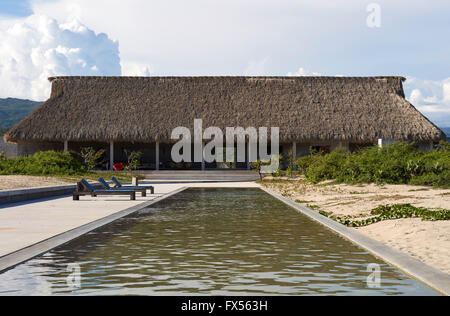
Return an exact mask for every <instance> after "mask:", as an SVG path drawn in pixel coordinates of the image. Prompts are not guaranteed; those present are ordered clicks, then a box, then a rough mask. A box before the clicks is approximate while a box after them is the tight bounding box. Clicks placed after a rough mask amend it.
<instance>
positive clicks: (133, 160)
mask: <svg viewBox="0 0 450 316" xmlns="http://www.w3.org/2000/svg"><path fill="white" fill-rule="evenodd" d="M125 155H126V156H127V160H128V162H127V166H126V167H125V169H126V170H129V171H130V177H131V178H133V170H137V168H139V164H140V162H141V156H142V153H141V152H140V151H131V152H130V151H128V150H125Z"/></svg>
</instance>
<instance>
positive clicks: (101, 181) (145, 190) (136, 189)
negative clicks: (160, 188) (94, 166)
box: [98, 177, 147, 197]
mask: <svg viewBox="0 0 450 316" xmlns="http://www.w3.org/2000/svg"><path fill="white" fill-rule="evenodd" d="M98 182H100V183H101V184H102V185H103V187H104V188H105V189H106V190H108V191H109V190H119V191H120V190H121V191H123V190H125V191H126V190H128V191H130V190H131V191H135V192H141V194H142V197H146V196H147V189H146V188H144V187H121V188H112V187H111V186H110V185H109V183H108V182H106V181H105V179H103V178H101V177H100V178H98Z"/></svg>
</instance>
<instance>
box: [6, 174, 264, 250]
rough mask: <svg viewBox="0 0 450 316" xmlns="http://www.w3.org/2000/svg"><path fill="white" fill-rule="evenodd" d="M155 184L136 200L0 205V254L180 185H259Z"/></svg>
mask: <svg viewBox="0 0 450 316" xmlns="http://www.w3.org/2000/svg"><path fill="white" fill-rule="evenodd" d="M142 184H144V183H142ZM154 186H155V195H148V196H147V197H145V198H143V197H141V196H140V193H138V194H137V197H136V201H130V200H129V197H126V196H123V197H122V196H114V197H98V198H91V197H81V198H80V199H81V200H80V201H72V197H61V198H53V199H43V200H38V201H33V202H22V203H15V204H10V205H3V206H2V208H1V209H0V257H2V256H5V255H7V254H10V253H12V252H15V251H17V250H20V249H23V248H25V247H28V246H31V245H33V244H35V243H38V242H40V241H43V240H46V239H48V238H51V237H53V236H56V235H59V234H61V233H64V232H66V231H68V230H71V229H74V228H77V227H80V226H83V225H85V224H88V223H91V222H93V221H96V220H98V219H101V218H103V217H106V216H108V215H111V214H114V213H117V212H119V211H121V210H124V209H127V208H130V207H132V206H136V205H139V204H141V203H143V202H146V201H149V200H152V199H154V198H156V197H159V196H163V195H167V194H170V193H171V192H174V191H176V190H178V189H180V188H182V187H208V188H212V187H231V188H243V187H259V185H258V184H256V183H254V182H233V183H172V184H155V185H154Z"/></svg>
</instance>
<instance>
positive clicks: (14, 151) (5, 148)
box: [0, 136, 18, 158]
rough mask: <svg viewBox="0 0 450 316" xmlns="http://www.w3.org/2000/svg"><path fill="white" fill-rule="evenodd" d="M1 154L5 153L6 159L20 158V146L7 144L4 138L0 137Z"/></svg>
mask: <svg viewBox="0 0 450 316" xmlns="http://www.w3.org/2000/svg"><path fill="white" fill-rule="evenodd" d="M0 153H5V155H6V158H16V157H17V156H18V145H17V144H14V143H5V140H4V139H3V136H0Z"/></svg>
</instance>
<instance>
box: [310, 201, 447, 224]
mask: <svg viewBox="0 0 450 316" xmlns="http://www.w3.org/2000/svg"><path fill="white" fill-rule="evenodd" d="M319 213H320V214H321V215H323V216H326V217H329V218H331V219H333V220H335V221H337V222H339V223H341V224H343V225H345V226H347V227H364V226H369V225H372V224H375V223H379V222H382V221H386V220H393V219H400V218H422V220H423V221H447V220H450V210H438V211H432V210H429V209H427V208H425V207H415V206H412V205H411V204H396V205H382V206H379V207H377V208H375V209H373V210H372V211H371V212H370V214H371V215H373V216H374V217H371V218H367V219H363V220H360V221H353V220H351V217H349V216H334V215H332V214H331V213H327V212H319Z"/></svg>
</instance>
